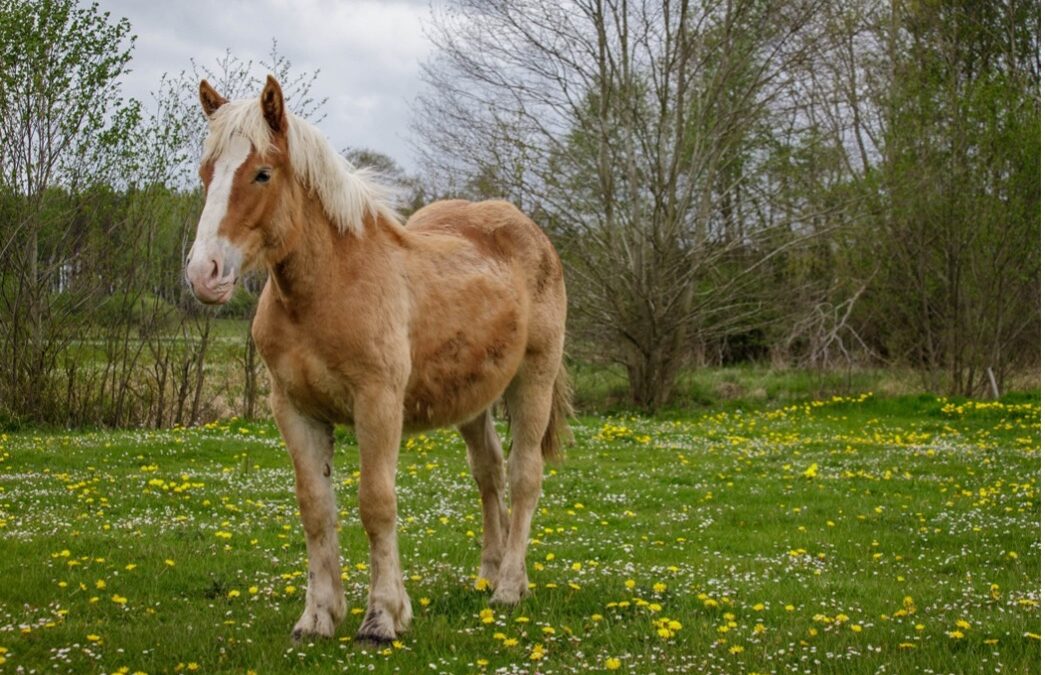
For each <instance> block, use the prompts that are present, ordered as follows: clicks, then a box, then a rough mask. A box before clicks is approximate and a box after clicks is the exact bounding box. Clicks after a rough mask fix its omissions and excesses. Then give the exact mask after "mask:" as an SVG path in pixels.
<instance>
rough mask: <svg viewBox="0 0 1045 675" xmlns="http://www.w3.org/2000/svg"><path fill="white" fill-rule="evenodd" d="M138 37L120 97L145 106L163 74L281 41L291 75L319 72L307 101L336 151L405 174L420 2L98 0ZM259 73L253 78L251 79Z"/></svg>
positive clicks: (420, 42) (258, 57)
mask: <svg viewBox="0 0 1045 675" xmlns="http://www.w3.org/2000/svg"><path fill="white" fill-rule="evenodd" d="M101 7H102V9H103V10H106V11H109V12H111V13H112V14H113V16H114V17H127V18H128V19H129V20H130V22H131V31H132V33H134V34H135V35H137V36H138V40H137V43H136V44H135V49H134V53H133V59H132V61H131V64H130V67H131V71H132V72H131V73H129V74H128V75H127V76H126V77H125V80H124V93H125V94H126V95H128V96H133V97H135V98H138V99H141V100H142V101H145V102H148V101H149V100H150V92H152V91H155V90H156V89H157V88H158V86H159V83H160V77H161V76H162V75H163V74H164V73H170V74H172V75H176V74H177V73H180V72H181V71H183V70H185V71H187V70H189V69H190V67H191V60H192V59H195V60H196V62H198V63H200V64H203V65H211V64H213V63H214V62H215V59H217V58H219V57H221V56H222V55H223V54H224V53H225V49H226V48H228V49H231V50H232V54H233V55H234V56H236V57H237V58H239V59H240V60H242V61H249V60H252V59H253V60H254V61H255V62H258V61H262V60H265V58H266V56H267V55H268V53H269V49H270V46H271V41H272V39H273V38H275V39H276V40H277V41H278V42H279V51H280V53H281V54H282V55H283V56H285V57H287V58H288V59H289V60H290V62H291V63H292V65H293V68H294V71H295V72H311V71H313V70H315V69H317V68H318V69H319V71H320V73H319V77H318V78H317V80H316V82H315V84H314V85H313V89H312V95H313V96H314V97H315V98H324V97H326V98H328V99H329V101H328V102H327V105H326V106H325V107H324V108H323V111H324V112H325V113H326V115H327V116H326V119H324V120H323V121H322V122H321V123H320V125H319V126H320V127H321V128H322V129H323V131H324V133H326V134H327V136H328V137H329V138H330V139H331V142H332V143H333V144H334V147H335V148H338V149H341V148H344V147H346V146H354V147H368V148H372V149H374V150H377V151H379V152H383V153H385V154H387V155H390V156H391V157H393V158H394V159H395V160H396V161H398V162H399V163H400V164H402V165H404V166H406V167H407V168H411V167H412V166H413V156H412V153H411V150H410V146H409V141H408V133H409V120H410V105H411V103H412V102H413V99H414V97H415V96H416V95H417V93H418V90H419V87H420V79H419V74H420V63H421V61H423V60H424V59H425V58H426V57H427V55H428V52H429V48H430V46H429V43H428V41H427V39H426V38H425V36H424V33H423V29H422V26H423V23H424V21H425V20H427V18H428V16H429V10H428V3H427V2H416V1H415V2H409V1H399V2H380V1H376V0H353V1H344V2H336V1H334V0H294V1H290V0H254V1H252V2H246V1H244V0H233V1H230V0H180V1H179V2H164V3H155V2H145V1H142V0H102V2H101ZM259 74H260V73H259Z"/></svg>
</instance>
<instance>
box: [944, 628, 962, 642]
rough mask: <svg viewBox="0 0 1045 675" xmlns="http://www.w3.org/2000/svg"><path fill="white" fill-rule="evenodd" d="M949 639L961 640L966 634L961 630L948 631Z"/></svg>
mask: <svg viewBox="0 0 1045 675" xmlns="http://www.w3.org/2000/svg"><path fill="white" fill-rule="evenodd" d="M947 637H949V638H951V639H952V640H961V639H962V638H963V637H965V633H963V632H961V631H960V630H950V631H947Z"/></svg>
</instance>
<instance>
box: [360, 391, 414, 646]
mask: <svg viewBox="0 0 1045 675" xmlns="http://www.w3.org/2000/svg"><path fill="white" fill-rule="evenodd" d="M353 412H354V413H355V414H354V417H355V420H356V437H357V438H358V440H359V515H360V517H361V518H362V520H363V528H364V529H365V530H366V534H367V538H368V539H369V541H370V597H369V598H368V599H367V611H366V616H365V617H364V619H363V624H362V625H361V626H360V627H359V633H357V635H356V639H357V640H360V641H364V642H376V643H386V642H389V641H391V640H393V639H395V637H396V634H398V633H402V632H404V631H405V630H407V628H409V627H410V620H411V619H412V618H413V611H412V609H411V607H410V598H409V597H408V596H407V594H406V588H405V587H404V586H403V572H402V570H401V568H400V566H399V546H398V544H397V542H396V493H395V475H396V460H397V459H398V456H399V439H400V436H401V435H402V429H403V402H402V399H401V397H396V396H395V395H393V394H392V393H391V392H390V391H387V390H382V391H377V392H367V393H363V394H362V395H357V397H356V400H355V402H354V408H353Z"/></svg>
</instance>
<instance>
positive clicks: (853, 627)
mask: <svg viewBox="0 0 1045 675" xmlns="http://www.w3.org/2000/svg"><path fill="white" fill-rule="evenodd" d="M863 629H864V627H863V626H861V625H860V624H858V623H854V624H853V625H851V626H849V630H851V631H853V632H854V633H859V632H860V631H862V630H863Z"/></svg>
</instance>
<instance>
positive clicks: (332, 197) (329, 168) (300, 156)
mask: <svg viewBox="0 0 1045 675" xmlns="http://www.w3.org/2000/svg"><path fill="white" fill-rule="evenodd" d="M286 116H287V146H288V149H289V151H290V165H291V167H293V169H294V174H295V175H296V176H297V178H298V180H300V181H301V183H302V185H304V186H305V188H306V189H308V190H310V191H311V192H312V193H313V194H315V195H316V196H317V197H318V198H319V201H320V203H322V204H323V210H324V211H326V213H327V215H328V216H330V219H331V220H332V221H333V222H334V226H335V227H337V230H338V232H340V233H342V234H344V233H345V232H351V233H352V234H361V233H362V232H363V223H364V220H365V219H366V217H367V216H370V217H373V218H376V217H378V216H383V217H384V218H386V219H388V220H389V221H391V222H393V223H396V224H401V221H400V218H399V215H398V214H396V212H395V209H393V208H392V206H391V203H390V199H391V195H392V190H391V189H389V188H388V187H386V186H384V185H382V184H381V183H380V182H378V181H377V180H376V178H377V176H376V174H374V172H372V171H370V170H368V169H365V168H362V169H360V168H356V167H354V166H352V164H351V163H350V162H349V161H348V160H347V159H345V158H344V157H342V156H341V155H339V154H338V153H336V152H335V151H334V149H333V148H332V147H331V146H330V142H329V141H327V139H326V138H325V137H324V136H323V134H322V133H320V131H319V129H316V128H315V127H314V126H312V125H311V124H309V123H308V122H306V121H305V120H303V119H301V118H299V117H297V116H295V115H294V114H292V113H291V112H290V111H287V112H286ZM236 134H239V135H241V136H244V137H246V138H247V140H248V141H250V143H251V145H252V146H254V149H255V150H256V151H257V152H259V153H261V154H262V155H265V154H267V153H268V152H269V151H270V149H271V147H272V131H271V130H270V128H269V125H268V123H267V122H266V121H265V117H264V116H263V115H262V113H261V106H260V105H259V104H258V101H257V100H256V99H243V100H239V101H230V102H229V103H226V104H225V105H223V106H221V107H220V108H218V109H217V111H215V113H214V115H213V116H212V117H211V119H210V134H209V135H208V136H207V140H206V141H205V142H204V144H203V161H204V162H208V161H210V160H212V159H217V158H218V157H220V156H221V154H222V153H223V152H224V151H225V149H226V148H227V147H228V144H229V142H230V141H231V140H232V137H233V136H234V135H236Z"/></svg>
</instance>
